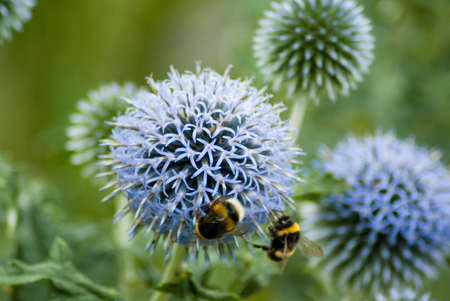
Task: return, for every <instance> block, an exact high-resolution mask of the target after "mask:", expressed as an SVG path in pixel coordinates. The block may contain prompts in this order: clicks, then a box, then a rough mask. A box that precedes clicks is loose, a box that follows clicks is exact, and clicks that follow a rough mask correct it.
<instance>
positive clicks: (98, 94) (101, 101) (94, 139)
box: [66, 83, 138, 176]
mask: <svg viewBox="0 0 450 301" xmlns="http://www.w3.org/2000/svg"><path fill="white" fill-rule="evenodd" d="M136 93H138V91H137V89H136V88H135V87H134V85H133V84H130V83H128V84H125V85H123V86H120V85H119V84H117V83H110V84H106V85H102V86H100V88H98V89H97V90H91V91H90V92H89V93H88V97H87V99H83V100H80V101H79V102H78V104H77V110H76V112H75V113H73V114H72V115H71V116H70V122H71V125H70V126H69V127H68V129H67V137H68V141H67V143H66V148H67V150H69V151H71V153H72V156H71V162H72V164H74V165H80V166H82V174H83V175H84V176H93V175H95V174H98V173H101V172H104V171H105V170H106V169H105V168H104V167H102V166H100V165H99V164H98V160H99V159H100V158H101V156H103V155H105V154H106V152H107V151H108V149H107V147H105V146H103V145H100V143H99V140H101V139H106V138H108V137H109V136H110V135H111V126H109V125H108V124H107V123H108V122H112V120H113V118H114V117H116V116H117V115H120V114H123V113H125V109H126V107H127V104H126V102H125V101H123V100H122V97H132V96H134V95H135V94H136Z"/></svg>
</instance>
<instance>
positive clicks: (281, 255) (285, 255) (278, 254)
mask: <svg viewBox="0 0 450 301" xmlns="http://www.w3.org/2000/svg"><path fill="white" fill-rule="evenodd" d="M294 252H295V248H294V249H292V250H286V253H283V251H280V250H277V251H275V256H276V257H278V258H280V259H286V258H289V257H291V256H292V254H294Z"/></svg>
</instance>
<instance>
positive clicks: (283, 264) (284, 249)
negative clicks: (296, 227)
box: [280, 236, 288, 275]
mask: <svg viewBox="0 0 450 301" xmlns="http://www.w3.org/2000/svg"><path fill="white" fill-rule="evenodd" d="M287 245H288V242H287V236H285V238H284V247H283V260H282V261H281V268H280V275H282V274H283V273H284V269H285V268H286V264H287V257H286V254H287Z"/></svg>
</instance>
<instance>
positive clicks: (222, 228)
mask: <svg viewBox="0 0 450 301" xmlns="http://www.w3.org/2000/svg"><path fill="white" fill-rule="evenodd" d="M202 218H203V219H204V217H202ZM202 218H200V220H199V223H198V224H197V227H198V228H197V231H198V232H199V234H200V235H201V236H202V237H203V238H204V239H215V238H218V237H221V236H222V235H223V234H224V233H225V232H226V225H225V224H223V223H217V222H208V221H205V220H202Z"/></svg>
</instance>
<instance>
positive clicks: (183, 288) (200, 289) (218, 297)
mask: <svg viewBox="0 0 450 301" xmlns="http://www.w3.org/2000/svg"><path fill="white" fill-rule="evenodd" d="M191 276H192V274H191V273H185V274H184V275H183V276H181V277H180V278H179V279H178V280H177V281H175V282H168V283H163V284H162V285H160V286H158V287H156V288H155V290H157V291H162V292H166V293H171V294H173V295H175V296H176V297H178V298H180V299H183V300H185V299H186V298H187V297H188V296H189V295H190V296H193V297H194V298H203V299H207V300H213V301H239V300H242V299H241V298H240V297H239V296H238V295H236V294H235V293H232V292H227V291H222V290H216V289H211V288H207V287H205V286H203V285H201V284H200V283H198V282H197V281H195V280H194V279H193V278H192V277H191Z"/></svg>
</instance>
